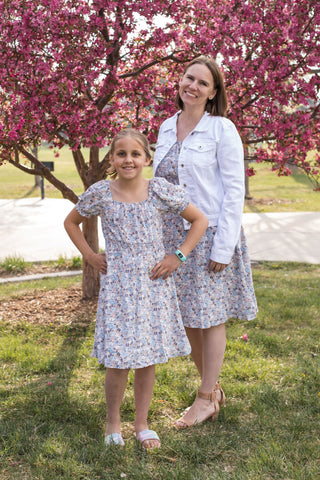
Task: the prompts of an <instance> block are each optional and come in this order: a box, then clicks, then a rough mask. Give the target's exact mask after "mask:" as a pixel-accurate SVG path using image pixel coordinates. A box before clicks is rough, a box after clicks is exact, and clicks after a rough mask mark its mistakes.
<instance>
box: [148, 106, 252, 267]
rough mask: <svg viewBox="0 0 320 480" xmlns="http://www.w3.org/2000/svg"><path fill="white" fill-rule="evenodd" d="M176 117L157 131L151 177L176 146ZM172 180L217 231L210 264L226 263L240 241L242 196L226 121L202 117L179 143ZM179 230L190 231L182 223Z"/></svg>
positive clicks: (239, 162)
mask: <svg viewBox="0 0 320 480" xmlns="http://www.w3.org/2000/svg"><path fill="white" fill-rule="evenodd" d="M179 113H180V112H177V113H176V114H175V115H174V116H173V117H170V118H168V119H167V120H165V121H164V122H163V124H162V125H161V127H160V131H159V136H158V141H157V145H156V151H155V155H154V160H153V171H154V175H155V176H156V175H157V167H158V165H159V163H160V162H161V160H162V159H163V157H164V156H165V155H166V153H168V151H169V150H170V148H171V147H172V145H173V144H174V143H175V142H176V141H177V118H178V115H179ZM178 175H179V183H180V185H182V186H183V187H184V188H185V190H186V192H187V194H188V197H189V200H190V202H191V203H193V204H194V205H196V206H197V207H198V208H199V209H200V210H201V211H202V212H203V213H204V214H205V215H206V216H207V218H208V219H209V226H216V227H217V229H216V233H215V235H214V240H213V245H212V249H211V254H210V258H211V260H213V261H215V262H219V263H225V264H228V263H230V260H231V257H232V255H233V252H234V249H235V246H236V245H237V243H238V241H239V237H240V229H241V220H242V212H243V205H244V195H245V187H244V159H243V146H242V142H241V139H240V136H239V134H238V132H237V130H236V127H235V125H234V124H233V123H232V122H231V120H229V119H227V118H224V117H213V116H211V115H209V113H207V112H205V114H204V115H203V117H202V118H201V120H200V122H199V123H198V125H197V126H196V127H195V129H194V130H193V131H192V132H191V133H190V134H189V135H188V136H187V137H186V138H185V139H184V140H183V142H182V145H181V151H180V156H179V160H178ZM184 228H185V229H186V230H187V229H188V228H190V224H188V222H186V221H185V220H184Z"/></svg>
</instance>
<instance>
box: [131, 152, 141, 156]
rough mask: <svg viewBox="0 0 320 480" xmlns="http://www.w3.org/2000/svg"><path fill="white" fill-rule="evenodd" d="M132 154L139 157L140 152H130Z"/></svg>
mask: <svg viewBox="0 0 320 480" xmlns="http://www.w3.org/2000/svg"><path fill="white" fill-rule="evenodd" d="M132 155H133V156H134V157H140V155H141V153H140V152H132Z"/></svg>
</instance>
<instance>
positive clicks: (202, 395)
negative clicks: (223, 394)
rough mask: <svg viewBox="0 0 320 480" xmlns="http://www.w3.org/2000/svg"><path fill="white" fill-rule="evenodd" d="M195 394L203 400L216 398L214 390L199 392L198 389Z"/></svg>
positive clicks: (213, 400)
mask: <svg viewBox="0 0 320 480" xmlns="http://www.w3.org/2000/svg"><path fill="white" fill-rule="evenodd" d="M197 396H198V397H199V398H202V399H203V400H210V402H215V400H216V392H215V391H214V390H213V391H212V392H210V393H205V392H200V390H198V392H197Z"/></svg>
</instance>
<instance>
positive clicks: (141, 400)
mask: <svg viewBox="0 0 320 480" xmlns="http://www.w3.org/2000/svg"><path fill="white" fill-rule="evenodd" d="M154 379H155V365H150V366H149V367H145V368H137V369H136V371H135V375H134V399H135V404H136V418H135V430H136V434H139V433H140V432H142V431H143V430H147V429H148V412H149V407H150V403H151V399H152V393H153V385H154ZM159 446H160V442H159V440H156V439H152V440H145V441H144V442H143V447H144V448H147V449H148V448H149V449H151V448H154V447H159Z"/></svg>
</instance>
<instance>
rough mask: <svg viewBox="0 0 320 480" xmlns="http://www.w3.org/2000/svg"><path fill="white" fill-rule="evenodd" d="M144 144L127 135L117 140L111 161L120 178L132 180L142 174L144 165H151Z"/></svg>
mask: <svg viewBox="0 0 320 480" xmlns="http://www.w3.org/2000/svg"><path fill="white" fill-rule="evenodd" d="M150 161H151V159H150V158H148V157H147V155H146V152H145V151H144V148H143V146H142V145H141V144H140V143H139V142H138V141H137V140H135V139H134V138H132V137H130V136H127V137H123V138H121V139H119V140H117V141H116V143H115V145H114V151H113V154H112V155H111V156H110V163H111V165H112V166H113V167H114V168H115V170H116V171H117V174H118V178H121V179H125V180H132V179H134V178H137V177H139V176H141V175H142V171H143V167H145V166H147V165H150Z"/></svg>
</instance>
